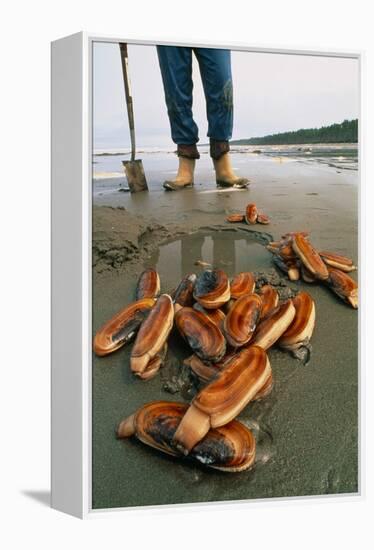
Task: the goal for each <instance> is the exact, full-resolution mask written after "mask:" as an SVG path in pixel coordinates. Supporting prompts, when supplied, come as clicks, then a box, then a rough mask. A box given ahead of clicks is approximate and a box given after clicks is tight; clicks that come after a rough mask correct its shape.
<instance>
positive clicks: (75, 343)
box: [51, 32, 363, 518]
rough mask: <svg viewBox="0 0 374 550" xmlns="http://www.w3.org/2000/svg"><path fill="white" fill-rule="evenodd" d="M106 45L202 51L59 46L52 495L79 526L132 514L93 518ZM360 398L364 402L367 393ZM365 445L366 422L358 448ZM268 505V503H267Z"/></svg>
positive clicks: (87, 39) (85, 40) (55, 69)
mask: <svg viewBox="0 0 374 550" xmlns="http://www.w3.org/2000/svg"><path fill="white" fill-rule="evenodd" d="M100 41H101V42H111V43H120V42H127V43H134V44H149V45H155V44H164V45H185V46H192V45H193V46H196V44H195V43H193V44H192V43H183V44H181V43H178V44H176V43H171V42H164V41H162V40H141V39H140V40H136V41H135V40H128V39H126V38H124V37H121V38H119V37H109V36H101V35H94V34H89V33H85V32H81V33H77V34H74V35H71V36H68V37H65V38H62V39H59V40H56V41H54V42H52V50H51V60H52V90H51V93H52V108H51V109H52V113H51V115H52V145H51V154H52V174H51V179H52V204H51V208H52V357H51V363H52V366H51V369H52V370H51V373H52V382H51V384H52V385H51V399H52V401H51V405H52V413H51V415H52V417H51V420H52V448H51V463H52V474H51V492H52V507H53V508H55V509H57V510H60V511H62V512H65V513H68V514H71V515H73V516H76V517H80V518H88V517H92V516H93V515H94V516H95V517H97V516H98V515H100V514H108V512H113V513H118V512H121V511H123V510H130V508H116V509H106V510H96V509H95V510H93V509H92V505H91V485H92V483H91V461H92V456H91V433H92V430H91V410H92V405H91V354H92V351H91V350H92V335H91V318H92V314H91V306H92V304H91V292H92V284H91V242H92V236H91V204H92V191H91V182H92V167H91V159H92V152H93V151H92V117H91V111H92V85H91V84H92V66H91V64H92V44H93V43H94V42H100ZM199 46H202V47H204V46H205V47H211V48H212V47H225V48H229V49H231V50H245V51H250V52H264V53H283V54H293V55H295V54H300V55H304V56H307V55H313V56H315V55H318V56H328V57H331V56H335V57H345V58H346V57H349V58H354V59H357V60H358V61H359V63H360V67H361V61H362V52H341V51H328V52H327V51H307V50H297V49H295V50H284V49H279V48H276V47H274V48H261V47H253V46H250V45H245V44H229V45H228V44H220V45H219V46H216V45H214V44H209V43H204V44H199ZM360 71H361V68H360ZM361 79H362V75H361V76H360V80H361ZM361 81H362V80H361ZM360 347H361V346H360ZM360 383H361V368H360ZM359 388H361V385H359ZM359 394H360V395H361V390H359ZM361 406H362V405H361V403H360V407H361ZM361 439H362V417H361V416H360V430H359V440H360V441H361ZM361 456H362V453H360V457H361ZM360 461H361V458H360ZM362 476H363V471H362V463H361V462H360V468H359V492H358V493H357V495H349V496H346V498H348V499H349V500H351V499H357V498H360V496H361V494H362V487H363V485H362ZM293 498H314V499H317V500H318V499H320V498H337V497H336V496H330V495H327V496H326V497H293ZM277 500H289V499H277ZM264 502H265V503H266V500H264ZM254 504H255V505H259V501H255V503H254ZM205 505H206V504H204V505H203V504H193V505H191V506H194V507H198V506H205ZM230 505H240V502H239V503H238V502H237V501H234V502H233V503H230V502H224V503H222V504H220V503H218V504H217V503H214V504H211V503H209V506H230ZM246 505H248V502H247V501H246ZM170 506H173V507H174V506H186V505H170ZM145 508H149V507H145ZM152 508H154V507H152ZM160 508H165V506H161V507H160ZM167 508H169V506H167ZM138 509H139V508H138Z"/></svg>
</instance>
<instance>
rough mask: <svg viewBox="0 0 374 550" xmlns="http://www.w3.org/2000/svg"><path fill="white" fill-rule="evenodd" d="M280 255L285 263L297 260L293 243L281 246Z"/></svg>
mask: <svg viewBox="0 0 374 550" xmlns="http://www.w3.org/2000/svg"><path fill="white" fill-rule="evenodd" d="M278 254H279V256H280V257H281V258H282V260H284V261H285V262H287V261H288V260H296V258H297V256H296V254H295V252H294V249H293V248H292V244H291V243H287V244H283V245H281V246H280V247H279V252H278Z"/></svg>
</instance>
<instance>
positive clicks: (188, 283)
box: [172, 273, 197, 307]
mask: <svg viewBox="0 0 374 550" xmlns="http://www.w3.org/2000/svg"><path fill="white" fill-rule="evenodd" d="M196 279H197V277H196V275H195V273H190V274H189V275H186V276H185V277H183V279H182V280H181V282H180V283H179V285H178V286H177V288H176V289H175V291H174V292H173V294H172V298H173V301H174V303H175V304H178V305H180V306H182V307H186V306H187V307H190V306H192V305H193V303H194V298H193V290H194V288H195V283H196Z"/></svg>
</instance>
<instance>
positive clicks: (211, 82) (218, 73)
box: [194, 48, 248, 187]
mask: <svg viewBox="0 0 374 550" xmlns="http://www.w3.org/2000/svg"><path fill="white" fill-rule="evenodd" d="M194 52H195V55H196V57H197V60H198V63H199V68H200V74H201V80H202V82H203V88H204V94H205V98H206V104H207V117H208V137H209V139H210V155H211V157H212V159H213V163H214V168H215V171H216V180H217V184H218V185H222V186H228V187H231V186H236V187H245V186H246V185H247V184H248V180H247V179H246V178H239V177H238V176H236V175H235V173H234V171H233V168H232V166H231V160H230V155H229V150H230V146H229V140H230V139H231V136H232V128H233V86H232V75H231V52H230V50H222V49H214V48H194Z"/></svg>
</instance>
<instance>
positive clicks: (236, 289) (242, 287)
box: [230, 271, 256, 298]
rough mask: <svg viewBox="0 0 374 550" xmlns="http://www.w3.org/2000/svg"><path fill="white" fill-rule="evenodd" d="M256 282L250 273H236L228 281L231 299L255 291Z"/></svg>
mask: <svg viewBox="0 0 374 550" xmlns="http://www.w3.org/2000/svg"><path fill="white" fill-rule="evenodd" d="M255 286H256V281H255V278H254V275H253V274H252V273H251V272H250V271H243V272H242V273H238V274H237V275H235V277H233V278H232V279H231V281H230V294H231V298H241V297H242V296H246V295H247V294H252V293H253V292H254V290H255Z"/></svg>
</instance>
